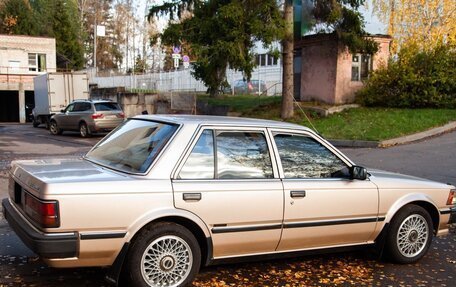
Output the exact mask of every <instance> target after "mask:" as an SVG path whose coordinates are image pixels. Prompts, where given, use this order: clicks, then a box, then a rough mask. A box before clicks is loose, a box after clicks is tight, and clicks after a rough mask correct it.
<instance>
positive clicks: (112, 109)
mask: <svg viewBox="0 0 456 287" xmlns="http://www.w3.org/2000/svg"><path fill="white" fill-rule="evenodd" d="M124 119H125V114H124V113H123V111H122V109H121V108H120V107H119V105H118V104H117V103H115V102H112V101H108V100H96V101H92V100H78V101H74V102H73V103H71V104H69V105H68V106H67V107H66V108H65V109H64V110H61V113H59V114H55V115H53V116H52V117H51V121H50V126H49V131H50V132H51V134H53V135H59V134H62V132H63V131H79V134H80V135H81V137H84V138H85V137H88V136H90V135H91V134H92V133H97V132H108V131H111V130H113V129H114V128H116V127H117V126H118V125H119V124H121V123H122V122H123V121H124Z"/></svg>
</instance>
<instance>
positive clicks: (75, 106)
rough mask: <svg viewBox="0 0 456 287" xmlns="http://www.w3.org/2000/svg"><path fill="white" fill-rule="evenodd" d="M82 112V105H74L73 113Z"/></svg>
mask: <svg viewBox="0 0 456 287" xmlns="http://www.w3.org/2000/svg"><path fill="white" fill-rule="evenodd" d="M82 111H84V103H76V104H74V108H73V112H82Z"/></svg>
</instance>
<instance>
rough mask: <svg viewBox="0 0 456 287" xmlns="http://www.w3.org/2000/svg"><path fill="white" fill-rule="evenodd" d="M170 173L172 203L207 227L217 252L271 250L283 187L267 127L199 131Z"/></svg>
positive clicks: (279, 224) (278, 228) (278, 230)
mask: <svg viewBox="0 0 456 287" xmlns="http://www.w3.org/2000/svg"><path fill="white" fill-rule="evenodd" d="M189 151H190V152H188V153H187V155H186V158H185V160H183V162H182V163H181V165H180V167H179V168H178V169H177V171H176V175H175V176H174V179H173V189H174V202H175V206H176V208H182V209H185V210H188V211H190V212H192V213H194V214H196V215H197V216H199V217H200V218H201V219H202V220H203V221H204V222H205V223H206V225H207V226H208V228H209V230H210V231H211V237H212V242H213V255H214V257H215V258H222V257H230V256H234V255H241V254H244V255H249V254H256V253H265V252H273V251H274V250H275V249H276V248H277V245H278V243H279V240H280V234H281V228H282V218H283V188H282V183H281V181H280V179H279V178H278V173H277V169H276V168H275V166H276V165H275V159H274V158H273V157H272V156H271V155H272V154H273V152H272V149H271V145H270V142H269V139H268V137H267V134H266V130H265V129H254V128H248V129H242V128H237V129H235V130H233V129H228V128H223V129H217V128H206V129H203V130H201V131H200V134H199V136H198V137H197V140H196V142H195V143H194V145H193V147H192V148H191V149H189Z"/></svg>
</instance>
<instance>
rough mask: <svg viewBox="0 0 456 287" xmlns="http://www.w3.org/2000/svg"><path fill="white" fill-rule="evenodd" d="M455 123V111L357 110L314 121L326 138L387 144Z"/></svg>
mask: <svg viewBox="0 0 456 287" xmlns="http://www.w3.org/2000/svg"><path fill="white" fill-rule="evenodd" d="M454 120H456V110H452V109H393V108H388V109H385V108H356V109H350V110H347V111H344V112H342V113H340V114H335V115H331V116H329V117H327V118H320V119H317V120H315V122H314V125H315V127H316V128H317V130H318V131H319V132H320V133H321V134H323V136H324V137H326V138H330V139H349V140H374V141H380V140H387V139H392V138H396V137H400V136H405V135H409V134H413V133H417V132H422V131H425V130H428V129H431V128H433V127H438V126H442V125H444V124H446V123H448V122H450V121H454Z"/></svg>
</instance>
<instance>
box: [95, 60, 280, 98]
mask: <svg viewBox="0 0 456 287" xmlns="http://www.w3.org/2000/svg"><path fill="white" fill-rule="evenodd" d="M87 72H88V74H89V83H91V84H97V85H98V87H99V88H112V87H125V88H126V89H139V90H153V91H157V92H184V91H186V92H198V93H205V92H206V91H207V87H206V86H205V85H204V83H203V82H201V81H198V80H196V79H195V78H194V77H193V76H192V74H191V71H190V69H186V70H178V71H172V72H162V73H150V74H142V75H133V74H131V75H122V76H115V75H112V76H108V77H100V76H96V74H95V73H94V72H93V71H87ZM226 76H227V80H228V83H229V84H230V85H231V87H233V84H234V82H235V81H236V80H240V79H242V78H243V76H242V73H241V72H236V71H234V70H227V73H226ZM252 80H259V81H263V82H264V83H265V84H266V88H267V91H266V92H267V94H268V95H280V94H281V93H282V67H281V66H269V67H258V68H257V69H255V70H254V71H253V73H252ZM261 92H264V91H261Z"/></svg>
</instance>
